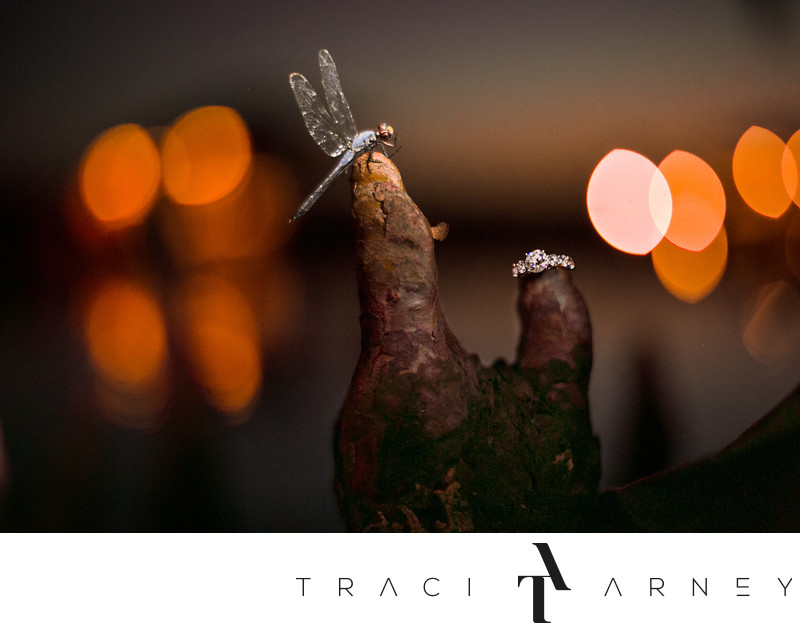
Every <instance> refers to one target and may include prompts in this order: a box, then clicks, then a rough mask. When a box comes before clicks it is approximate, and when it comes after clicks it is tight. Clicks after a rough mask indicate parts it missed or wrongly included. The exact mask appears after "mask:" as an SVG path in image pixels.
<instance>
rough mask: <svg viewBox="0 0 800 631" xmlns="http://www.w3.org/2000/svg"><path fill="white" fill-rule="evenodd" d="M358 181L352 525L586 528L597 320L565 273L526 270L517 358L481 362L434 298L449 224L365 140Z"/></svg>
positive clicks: (595, 461) (349, 457)
mask: <svg viewBox="0 0 800 631" xmlns="http://www.w3.org/2000/svg"><path fill="white" fill-rule="evenodd" d="M352 181H353V206H352V210H353V220H354V229H355V233H356V242H357V245H356V247H357V257H358V264H357V266H358V267H357V277H358V288H359V300H360V305H361V333H362V350H361V356H360V358H359V361H358V364H357V366H356V370H355V374H354V375H353V379H352V382H351V385H350V390H349V392H348V395H347V398H346V401H345V404H344V407H343V410H342V413H341V415H340V418H339V421H338V423H337V428H336V453H337V460H336V488H337V493H338V497H339V500H340V505H341V508H342V511H343V514H344V516H345V519H346V521H347V525H348V527H349V528H350V529H351V530H356V531H362V530H386V531H395V530H400V531H408V530H411V531H423V530H426V531H469V530H479V531H522V530H576V529H585V528H591V526H590V521H589V520H590V517H591V515H593V514H594V511H595V500H596V489H597V484H598V480H599V476H600V455H599V447H598V443H597V440H596V438H595V437H594V436H593V434H592V431H591V427H590V424H589V414H588V407H587V397H586V389H587V386H588V377H589V370H590V366H591V328H590V325H589V318H588V315H587V312H586V307H585V305H584V303H583V299H582V298H581V296H580V294H579V293H578V291H577V290H576V289H575V288H574V287H573V285H572V284H571V282H570V279H569V275H568V273H566V272H564V271H563V270H558V271H555V270H553V271H548V272H545V273H543V274H539V275H532V276H526V277H523V278H522V279H521V280H520V298H519V303H518V310H519V315H520V318H521V324H522V341H521V344H520V347H519V351H518V357H517V361H516V362H515V363H514V364H513V365H506V364H505V363H497V364H495V365H494V366H492V367H488V368H487V367H484V366H481V365H480V363H479V361H478V359H477V357H475V356H470V355H469V354H467V353H466V351H465V350H464V349H463V348H462V347H461V345H460V344H459V342H458V340H457V339H456V338H455V337H454V336H453V334H452V333H451V332H450V330H449V328H448V327H447V324H446V322H445V319H444V315H443V314H442V310H441V307H440V305H439V296H438V278H437V270H436V263H435V259H434V232H436V233H439V235H440V234H441V231H440V230H436V231H432V229H431V227H430V225H429V224H428V221H427V220H426V219H425V217H424V216H423V214H422V213H421V212H420V211H419V209H418V208H417V207H416V205H415V204H414V203H413V202H412V201H411V199H410V198H409V196H408V195H407V194H406V192H405V190H404V188H403V184H402V181H401V179H400V175H399V174H398V172H397V170H396V169H395V167H394V165H393V164H392V163H391V162H390V161H389V160H388V159H387V158H385V157H384V156H381V155H378V154H376V155H373V156H369V155H364V156H361V157H360V158H359V159H358V160H357V162H356V164H355V165H354V168H353V174H352ZM439 235H437V236H439Z"/></svg>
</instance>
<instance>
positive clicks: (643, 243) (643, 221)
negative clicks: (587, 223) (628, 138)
mask: <svg viewBox="0 0 800 631" xmlns="http://www.w3.org/2000/svg"><path fill="white" fill-rule="evenodd" d="M586 205H587V208H588V210H589V217H590V219H591V221H592V224H593V225H594V227H595V229H596V230H597V232H598V234H599V235H600V236H601V237H603V239H605V240H606V241H607V242H608V243H609V244H610V245H612V246H613V247H615V248H617V249H618V250H622V251H623V252H627V253H628V254H647V253H648V252H650V251H651V250H652V249H653V248H654V247H655V246H656V245H657V244H658V243H659V242H660V241H661V239H662V238H663V237H664V235H665V234H666V232H667V229H668V227H669V224H670V219H671V217H672V198H671V195H670V190H669V185H668V184H667V180H666V179H665V178H664V175H663V174H662V173H661V171H659V170H658V167H657V166H656V165H655V164H653V163H652V162H651V161H650V160H648V159H647V158H645V157H644V156H643V155H641V154H638V153H635V152H633V151H629V150H627V149H614V150H613V151H611V152H610V153H609V154H608V155H606V156H605V157H604V158H603V159H602V160H601V161H600V162H599V163H598V165H597V166H596V167H595V169H594V172H593V173H592V176H591V178H590V180H589V185H588V188H587V192H586Z"/></svg>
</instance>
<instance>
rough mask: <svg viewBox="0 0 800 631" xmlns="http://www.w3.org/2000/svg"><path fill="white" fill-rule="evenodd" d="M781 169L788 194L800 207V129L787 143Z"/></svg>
mask: <svg viewBox="0 0 800 631" xmlns="http://www.w3.org/2000/svg"><path fill="white" fill-rule="evenodd" d="M781 167H782V171H783V183H784V185H785V186H786V192H787V193H789V197H791V198H792V200H793V201H794V203H795V204H797V205H798V206H800V129H798V130H797V131H796V132H794V134H792V137H791V138H789V140H788V141H787V142H786V149H784V153H783V160H782V161H781Z"/></svg>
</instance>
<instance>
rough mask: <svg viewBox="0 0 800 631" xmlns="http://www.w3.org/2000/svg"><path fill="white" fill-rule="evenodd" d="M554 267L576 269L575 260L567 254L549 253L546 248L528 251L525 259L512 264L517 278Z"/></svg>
mask: <svg viewBox="0 0 800 631" xmlns="http://www.w3.org/2000/svg"><path fill="white" fill-rule="evenodd" d="M554 267H564V268H566V269H575V262H574V261H573V260H572V257H571V256H567V255H566V254H548V253H547V252H545V251H544V250H533V252H528V253H527V254H526V255H525V258H524V259H523V260H521V261H517V262H516V263H514V265H512V266H511V273H512V274H513V275H514V278H517V277H518V276H523V275H524V274H538V273H539V272H543V271H545V270H547V269H552V268H554Z"/></svg>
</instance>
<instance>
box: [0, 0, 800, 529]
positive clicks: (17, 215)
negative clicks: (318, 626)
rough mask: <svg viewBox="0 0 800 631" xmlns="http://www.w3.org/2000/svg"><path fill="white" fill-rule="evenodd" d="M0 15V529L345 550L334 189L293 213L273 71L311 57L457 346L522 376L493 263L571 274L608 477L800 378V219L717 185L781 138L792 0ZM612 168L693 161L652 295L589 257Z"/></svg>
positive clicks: (797, 104) (758, 405)
mask: <svg viewBox="0 0 800 631" xmlns="http://www.w3.org/2000/svg"><path fill="white" fill-rule="evenodd" d="M7 5H8V6H4V8H3V9H2V10H0V11H1V12H2V27H0V28H1V29H2V32H1V33H0V47H2V54H0V65H2V77H3V86H2V87H3V97H2V101H1V105H0V107H1V108H2V109H1V110H0V130H1V131H0V138H1V139H2V151H1V152H0V177H2V209H0V213H1V214H0V290H1V291H2V296H3V302H2V307H1V308H0V527H3V528H5V529H10V530H226V531H227V530H278V531H328V530H339V529H341V528H342V522H341V520H340V518H339V516H338V513H337V509H336V504H335V499H334V495H333V491H332V477H333V455H332V432H333V424H334V422H335V419H336V416H337V414H338V410H339V407H340V405H341V403H342V401H343V399H344V396H345V393H346V390H347V386H348V383H349V379H350V375H351V373H352V370H353V368H354V366H355V362H356V359H357V356H358V352H359V328H358V304H357V295H356V287H355V277H354V271H353V266H354V258H353V242H352V234H351V232H350V228H349V223H348V217H349V211H348V199H349V197H348V196H349V193H348V187H347V184H346V182H345V181H344V179H342V181H340V182H337V183H336V184H335V185H334V186H333V187H332V188H331V189H330V190H329V192H328V193H327V194H326V195H325V196H324V197H323V198H322V200H321V201H320V202H319V203H318V204H317V206H315V207H314V208H313V209H312V211H311V212H310V213H309V214H308V215H307V216H306V217H304V218H303V219H302V220H300V221H298V222H297V223H296V224H292V225H291V226H289V225H288V223H287V220H288V218H289V216H291V214H292V212H293V211H294V209H295V208H296V205H297V204H298V203H299V201H300V200H301V199H302V196H303V195H305V194H306V193H307V192H308V191H310V190H311V189H312V188H313V187H314V186H315V185H316V183H317V182H318V181H320V180H321V179H322V177H323V176H324V175H325V174H326V173H327V171H328V170H329V169H330V168H331V167H332V166H333V164H332V162H333V160H332V159H331V158H329V157H327V156H326V155H324V154H323V153H322V151H320V150H319V149H318V148H317V147H316V146H315V145H314V143H313V141H312V140H311V138H310V137H309V135H308V133H307V132H306V129H305V127H304V126H303V123H302V120H301V117H300V115H299V113H298V110H297V106H296V104H295V102H294V99H293V98H292V94H291V91H290V89H289V83H288V80H287V79H288V74H289V73H290V72H292V71H297V72H302V73H303V74H305V75H306V76H307V77H308V78H309V79H310V80H311V81H312V83H314V84H315V85H317V86H319V70H318V67H317V51H318V50H319V49H320V48H328V49H329V50H330V51H331V53H332V54H333V57H334V59H335V60H336V62H337V64H338V67H339V72H340V75H341V79H342V85H343V88H344V91H345V94H346V95H347V98H348V100H349V102H350V105H351V107H352V109H353V113H354V115H355V117H356V121H357V123H358V125H359V127H360V128H362V129H363V128H368V127H371V126H374V125H376V124H377V123H378V122H379V121H381V120H386V121H388V122H390V123H391V124H392V125H393V126H394V127H395V129H396V130H397V131H398V132H399V144H400V145H401V150H400V151H399V153H398V154H397V155H396V156H395V157H394V160H395V162H396V164H397V165H398V167H399V169H400V172H401V173H402V174H403V178H404V182H405V184H406V187H407V189H408V191H409V193H410V194H411V196H412V197H413V198H414V200H415V202H416V203H417V204H418V205H419V206H420V208H421V209H422V210H423V212H425V213H426V215H427V216H428V218H429V220H430V221H431V223H437V222H439V221H443V220H444V221H447V222H448V223H449V224H450V226H451V232H450V236H449V237H448V239H447V240H446V241H445V242H444V243H442V244H439V245H438V246H437V259H438V264H439V271H440V283H441V292H442V293H441V299H442V303H443V307H444V310H445V314H446V317H447V320H448V323H449V324H450V327H451V328H452V330H453V331H454V333H455V334H456V335H457V336H458V337H459V339H460V340H461V342H462V344H463V345H464V346H465V348H467V349H468V350H470V351H472V352H475V353H477V354H479V355H480V357H481V359H482V360H483V362H484V363H487V364H488V363H492V362H493V361H494V360H495V359H496V358H499V357H504V358H506V359H508V360H513V358H514V355H515V346H516V340H517V336H518V328H517V319H516V315H515V310H514V309H515V300H516V287H517V285H516V281H515V280H514V279H513V278H512V276H511V274H510V267H511V264H512V263H513V262H515V261H516V260H517V259H519V258H521V257H522V256H523V254H524V253H525V252H526V251H527V250H530V249H533V248H537V247H538V248H544V249H546V250H547V251H549V252H563V253H568V254H570V255H572V256H573V258H574V259H575V262H576V270H575V271H574V273H573V278H574V281H575V283H576V285H577V286H578V288H579V289H580V290H581V291H582V293H583V295H584V296H585V298H586V301H587V304H588V307H589V311H590V315H591V319H592V324H593V329H594V353H595V364H594V370H593V373H592V381H591V390H590V397H591V399H590V405H591V411H592V422H593V425H594V428H595V431H596V432H597V433H598V435H599V437H600V441H601V445H602V450H603V480H602V485H603V487H605V488H607V487H611V486H616V485H620V484H624V483H626V482H628V481H630V480H633V479H635V478H637V477H639V476H641V475H645V474H647V473H651V472H654V471H657V470H660V469H663V468H665V467H668V466H674V465H677V464H680V463H685V462H689V461H691V460H694V459H697V458H699V457H702V456H704V455H708V454H711V453H714V452H715V451H717V450H718V449H720V448H721V447H723V446H724V445H725V444H727V443H728V442H730V441H731V440H733V439H734V438H735V437H736V436H737V435H738V434H739V433H740V432H741V431H743V430H744V429H745V428H746V427H748V426H749V425H750V424H752V423H753V422H755V421H756V420H757V419H758V418H759V417H760V416H761V415H763V414H764V413H766V412H767V411H768V410H769V409H770V408H771V407H773V406H774V405H775V404H777V403H778V402H779V400H780V399H781V398H783V397H784V396H785V395H786V394H788V393H789V392H790V391H791V389H792V388H793V387H794V386H796V385H797V383H798V381H800V209H798V207H797V205H796V204H795V203H791V200H790V199H789V198H787V202H786V210H785V212H781V213H780V214H779V216H773V217H767V216H764V215H763V214H759V212H756V210H755V209H753V208H752V207H751V205H749V204H748V203H746V202H745V200H744V199H743V197H742V195H740V193H739V191H738V190H737V183H736V182H734V177H733V171H732V157H733V153H734V149H735V148H736V147H737V143H739V141H740V139H741V138H742V137H743V134H745V132H746V131H747V130H748V129H749V128H750V127H751V126H759V127H762V128H765V129H767V130H769V131H770V132H772V133H773V134H775V136H776V137H778V138H780V140H781V141H782V142H787V141H789V139H790V137H793V134H795V132H797V131H798V129H800V79H799V78H798V77H799V76H800V75H798V70H797V68H798V65H797V62H798V60H800V5H798V4H797V3H793V2H789V1H788V0H786V1H782V0H772V1H769V2H764V1H757V0H728V1H718V2H710V1H699V2H698V1H697V0H692V1H688V0H687V1H683V0H682V1H679V2H639V3H631V2H588V1H587V2H566V3H550V2H507V1H504V0H500V1H498V2H493V3H486V2H480V3H479V2H437V3H430V2H396V3H389V2H380V1H371V2H349V3H323V2H306V1H303V0H295V1H294V2H291V3H288V2H286V3H284V2H250V1H237V2H215V1H210V2H186V1H177V2H170V3H161V2H159V3H156V2H146V1H144V0H138V1H133V2H129V3H122V4H120V3H106V2H82V3H56V2H49V3H47V2H36V1H33V2H28V3H7ZM795 138H796V136H795ZM781 146H782V145H781ZM615 148H625V149H630V150H633V151H636V152H639V153H641V154H642V155H644V156H646V157H647V158H649V159H650V160H652V161H653V162H654V163H656V164H658V163H659V162H660V161H661V160H662V159H663V158H664V157H665V156H667V155H668V154H670V153H671V152H672V151H674V150H676V149H679V150H683V151H686V152H690V153H692V154H694V155H696V156H698V157H699V158H701V159H702V160H703V161H705V162H706V163H707V164H708V165H709V166H710V167H711V169H713V171H714V173H716V175H717V176H718V178H719V181H720V182H721V184H722V187H723V189H724V193H725V200H726V214H725V224H724V236H725V239H726V244H725V245H724V247H723V249H722V258H719V257H718V258H717V262H716V263H714V265H716V266H717V267H716V268H715V270H716V271H714V270H712V271H711V272H704V271H703V270H702V269H701V266H700V264H699V263H698V264H697V265H695V264H694V263H693V262H691V261H694V259H691V261H690V262H689V263H688V264H684V265H683V267H682V268H681V269H679V270H678V271H677V272H676V273H675V274H676V275H675V276H674V277H671V276H670V273H669V272H668V271H664V270H663V269H662V270H661V272H660V273H657V272H656V270H655V269H654V264H653V260H652V258H651V256H650V255H642V256H634V255H630V254H626V253H623V252H621V251H619V250H617V249H615V248H614V247H612V246H611V245H609V243H607V242H606V241H605V240H604V239H603V238H601V236H600V235H599V234H598V232H597V231H596V230H595V228H594V226H593V224H592V221H591V220H590V217H589V214H588V212H587V202H586V195H587V184H588V182H589V180H590V177H591V175H592V173H593V170H594V169H595V166H596V165H598V163H599V162H600V161H601V160H602V159H603V157H604V156H605V155H606V154H608V153H609V152H610V151H612V150H613V149H615ZM795 155H797V154H795ZM784 166H785V165H784ZM788 168H789V171H791V165H790V167H788ZM785 173H786V170H785V171H784V177H787V176H786V175H785ZM111 183H113V185H111ZM765 186H766V185H765ZM787 187H788V184H787ZM787 190H788V189H787ZM795 200H797V196H796V195H795ZM709 274H710V276H711V277H712V280H711V281H707V280H703V279H706V278H707V277H709ZM701 277H702V278H701Z"/></svg>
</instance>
